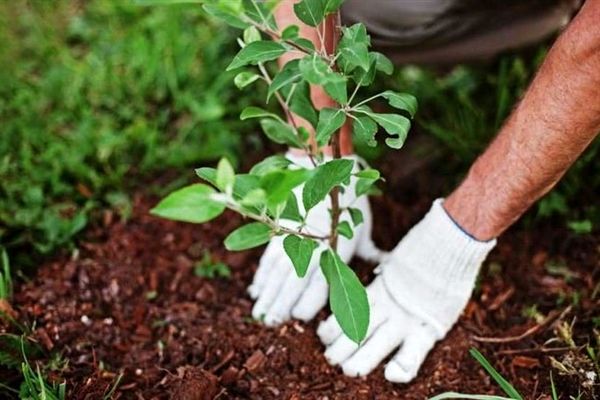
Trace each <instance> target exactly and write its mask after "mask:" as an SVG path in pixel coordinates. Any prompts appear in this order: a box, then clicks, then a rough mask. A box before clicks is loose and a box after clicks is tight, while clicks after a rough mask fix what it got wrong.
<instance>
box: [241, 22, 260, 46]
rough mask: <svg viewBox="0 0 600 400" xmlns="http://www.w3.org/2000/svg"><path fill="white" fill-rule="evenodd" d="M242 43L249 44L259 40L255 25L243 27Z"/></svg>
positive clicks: (258, 32)
mask: <svg viewBox="0 0 600 400" xmlns="http://www.w3.org/2000/svg"><path fill="white" fill-rule="evenodd" d="M243 36H244V43H246V44H249V43H252V42H258V41H259V40H261V37H260V31H259V30H258V29H256V27H255V26H249V27H247V28H246V29H244V35H243Z"/></svg>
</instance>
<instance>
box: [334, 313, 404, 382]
mask: <svg viewBox="0 0 600 400" xmlns="http://www.w3.org/2000/svg"><path fill="white" fill-rule="evenodd" d="M405 333H406V328H405V320H398V319H394V320H388V321H387V322H385V323H384V324H382V325H381V326H380V327H379V328H378V329H377V330H375V332H373V334H372V335H371V337H370V338H369V339H368V340H367V341H366V342H365V343H364V344H363V345H362V346H361V347H360V348H359V349H358V350H357V351H356V352H355V353H354V354H353V355H352V356H351V357H350V358H348V359H347V360H346V361H344V362H343V363H342V370H343V371H344V374H346V375H348V376H365V375H367V374H368V373H370V372H371V371H372V370H373V369H375V367H377V365H379V363H380V362H381V361H383V359H384V358H385V357H387V356H388V355H389V354H390V353H391V352H392V351H394V349H396V348H397V347H398V346H400V343H402V340H403V339H404V335H405Z"/></svg>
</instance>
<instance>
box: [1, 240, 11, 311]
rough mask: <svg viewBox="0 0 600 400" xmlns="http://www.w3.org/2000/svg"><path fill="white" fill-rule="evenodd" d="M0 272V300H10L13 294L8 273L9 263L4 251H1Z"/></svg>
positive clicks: (9, 273)
mask: <svg viewBox="0 0 600 400" xmlns="http://www.w3.org/2000/svg"><path fill="white" fill-rule="evenodd" d="M0 258H1V264H2V265H1V270H0V300H6V301H8V300H10V299H11V298H12V293H13V282H12V275H11V272H10V263H9V261H8V254H7V253H6V250H5V249H2V255H1V256H0Z"/></svg>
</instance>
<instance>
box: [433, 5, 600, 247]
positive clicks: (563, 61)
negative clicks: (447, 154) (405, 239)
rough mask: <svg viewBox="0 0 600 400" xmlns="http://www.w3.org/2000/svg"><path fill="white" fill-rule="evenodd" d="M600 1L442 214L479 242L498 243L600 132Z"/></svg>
mask: <svg viewBox="0 0 600 400" xmlns="http://www.w3.org/2000/svg"><path fill="white" fill-rule="evenodd" d="M599 20H600V0H588V1H587V2H586V4H585V5H584V7H583V8H582V10H581V11H580V13H579V15H578V16H577V17H576V18H575V19H574V20H573V22H572V23H571V24H570V25H569V27H568V28H567V29H566V30H565V32H564V33H563V34H562V35H561V37H560V38H559V39H558V40H557V41H556V43H555V44H554V46H553V47H552V49H551V51H550V52H549V54H548V56H547V58H546V61H545V62H544V63H543V65H542V67H541V68H540V70H539V72H538V74H537V76H536V78H535V79H534V81H533V82H532V84H531V86H530V88H529V89H528V91H527V92H526V94H525V96H524V97H523V99H522V101H521V102H520V104H519V105H518V106H517V108H516V109H515V111H514V112H513V114H512V115H511V116H510V118H509V119H508V121H507V122H506V124H505V126H504V127H503V129H502V130H501V131H500V133H499V135H498V137H497V138H496V139H495V140H494V142H493V143H492V144H491V145H490V147H489V148H488V149H487V150H486V151H485V152H484V153H483V154H482V155H481V157H479V159H478V160H477V161H476V162H475V164H474V165H473V166H472V167H471V169H470V171H469V174H468V175H467V178H466V179H465V180H464V182H463V183H462V184H461V185H460V186H459V187H458V188H457V189H456V190H455V191H454V192H453V193H452V194H451V195H450V196H449V197H448V198H447V200H446V202H445V204H444V207H445V208H446V210H447V211H448V213H449V214H450V215H451V216H452V217H453V219H454V220H456V222H457V223H458V224H459V225H461V226H462V227H463V228H464V229H465V230H467V231H468V232H469V233H471V234H472V235H473V236H475V237H476V238H478V239H481V240H487V239H490V238H493V237H496V236H498V235H500V234H501V233H502V232H503V231H504V230H506V229H507V228H508V227H509V226H510V225H511V224H512V223H513V222H514V221H515V220H516V219H518V218H519V217H520V216H521V215H522V214H523V212H525V210H527V209H528V208H529V207H530V206H531V204H532V203H533V202H535V201H536V200H537V199H539V198H540V197H541V196H542V195H543V194H545V193H546V192H548V191H549V190H550V189H551V188H552V187H553V186H554V185H555V184H556V182H557V181H558V180H559V179H560V178H561V176H562V175H563V174H564V173H565V171H566V170H567V169H568V167H569V166H570V165H571V164H572V163H573V162H574V161H575V160H576V159H577V157H578V156H579V155H580V154H581V153H582V152H583V150H584V149H585V148H586V147H587V145H588V144H589V143H590V142H591V141H592V140H593V139H594V137H595V136H596V135H597V133H598V132H599V131H600V67H599V66H600V25H598V21H599Z"/></svg>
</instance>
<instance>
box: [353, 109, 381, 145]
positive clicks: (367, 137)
mask: <svg viewBox="0 0 600 400" xmlns="http://www.w3.org/2000/svg"><path fill="white" fill-rule="evenodd" d="M352 132H353V133H354V134H355V135H356V136H359V137H360V138H361V139H362V140H363V141H364V142H365V143H367V145H368V146H371V147H375V146H377V142H376V141H375V134H376V133H377V124H376V123H375V121H373V119H372V118H371V117H368V116H366V115H361V116H355V118H354V119H353V121H352Z"/></svg>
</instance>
